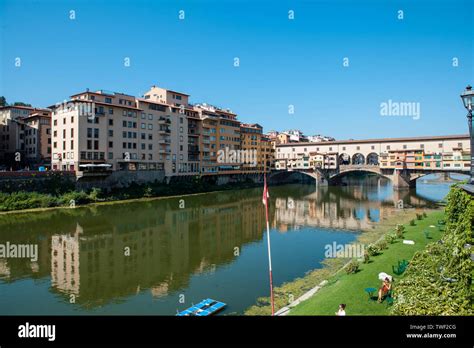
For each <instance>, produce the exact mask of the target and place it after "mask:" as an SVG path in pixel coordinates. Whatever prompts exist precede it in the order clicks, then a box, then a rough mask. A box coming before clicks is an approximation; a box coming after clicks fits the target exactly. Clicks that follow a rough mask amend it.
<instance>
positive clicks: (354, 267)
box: [346, 260, 359, 274]
mask: <svg viewBox="0 0 474 348" xmlns="http://www.w3.org/2000/svg"><path fill="white" fill-rule="evenodd" d="M358 270H359V262H357V261H356V260H352V261H351V262H349V264H348V265H347V266H346V272H347V274H351V273H356V272H357V271H358Z"/></svg>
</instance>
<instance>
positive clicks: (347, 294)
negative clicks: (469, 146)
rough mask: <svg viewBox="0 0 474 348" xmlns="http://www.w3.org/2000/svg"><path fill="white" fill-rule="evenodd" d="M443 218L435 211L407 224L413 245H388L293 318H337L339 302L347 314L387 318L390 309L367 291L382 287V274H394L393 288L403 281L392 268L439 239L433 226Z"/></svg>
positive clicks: (303, 305) (341, 275) (331, 282)
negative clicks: (371, 296) (427, 235)
mask: <svg viewBox="0 0 474 348" xmlns="http://www.w3.org/2000/svg"><path fill="white" fill-rule="evenodd" d="M443 217H444V211H442V210H439V211H433V212H429V213H428V217H426V218H424V219H423V220H416V226H409V225H408V224H405V227H406V232H405V234H404V238H405V239H409V240H413V241H415V244H414V245H408V244H403V242H402V241H400V240H397V241H396V242H395V243H394V244H388V249H386V250H383V253H382V254H380V255H377V256H373V257H371V258H370V262H369V263H367V264H364V263H362V262H360V267H359V271H358V272H357V273H355V274H346V273H345V271H343V272H340V273H339V275H337V276H334V277H333V278H331V279H329V282H328V284H327V285H326V286H324V287H323V288H322V289H321V290H319V292H317V293H316V294H315V295H314V296H313V297H312V298H310V299H308V300H307V301H304V302H302V303H301V304H299V305H298V306H296V307H295V308H293V309H292V310H291V312H290V315H334V313H335V312H336V311H337V309H338V306H339V304H340V303H345V304H346V306H347V307H346V313H347V315H388V314H389V309H388V308H387V306H386V304H385V302H383V303H378V302H376V301H369V300H368V295H367V293H366V292H365V291H364V289H365V288H369V287H371V288H376V289H379V288H380V286H381V283H382V282H381V281H380V280H378V274H379V273H380V272H385V273H388V274H390V275H392V276H393V277H394V279H395V281H394V283H393V284H392V286H393V288H396V286H397V280H399V279H401V278H403V275H401V276H397V275H395V274H393V271H392V265H396V264H397V262H398V261H399V260H402V259H406V260H410V259H411V258H412V257H413V255H414V254H415V252H416V251H418V250H421V249H423V248H424V247H425V246H426V245H427V244H428V243H432V242H434V241H437V240H438V239H440V238H441V234H442V232H439V231H438V228H432V227H430V225H435V226H436V224H437V222H438V220H441V219H443ZM425 229H427V230H429V231H430V235H431V239H426V237H425V235H424V233H423V230H425ZM374 295H376V294H374Z"/></svg>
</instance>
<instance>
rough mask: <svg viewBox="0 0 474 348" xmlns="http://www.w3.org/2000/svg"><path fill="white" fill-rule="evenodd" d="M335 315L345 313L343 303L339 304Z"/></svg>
mask: <svg viewBox="0 0 474 348" xmlns="http://www.w3.org/2000/svg"><path fill="white" fill-rule="evenodd" d="M336 315H337V316H344V315H346V305H345V304H344V303H341V304H340V305H339V310H338V311H337V312H336Z"/></svg>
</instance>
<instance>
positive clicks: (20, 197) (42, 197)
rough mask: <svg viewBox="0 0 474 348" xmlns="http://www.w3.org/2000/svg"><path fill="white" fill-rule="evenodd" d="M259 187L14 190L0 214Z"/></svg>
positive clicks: (0, 200)
mask: <svg viewBox="0 0 474 348" xmlns="http://www.w3.org/2000/svg"><path fill="white" fill-rule="evenodd" d="M256 186H261V185H257V184H255V183H254V182H253V181H250V180H249V181H245V182H237V183H229V184H225V185H216V184H213V183H210V182H207V181H204V180H201V178H199V177H195V178H194V179H193V180H192V181H183V182H172V183H170V184H165V183H161V182H154V183H149V184H142V185H138V184H135V183H134V184H132V185H130V186H128V187H127V188H120V189H118V188H117V189H113V190H111V191H110V192H104V191H102V190H100V189H98V188H93V189H91V190H88V191H76V190H73V189H71V186H70V185H64V186H61V185H58V186H56V187H55V188H54V189H53V188H47V189H45V190H38V191H35V192H27V191H19V192H15V191H14V187H12V190H11V191H10V192H0V212H1V211H3V212H6V211H15V210H24V209H35V208H51V207H69V206H71V205H74V206H79V205H85V204H89V203H97V202H111V201H121V200H128V199H140V198H155V197H169V196H176V195H186V194H195V193H204V192H214V191H224V190H236V189H245V188H252V187H256Z"/></svg>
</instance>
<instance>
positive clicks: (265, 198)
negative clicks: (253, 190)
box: [262, 177, 270, 205]
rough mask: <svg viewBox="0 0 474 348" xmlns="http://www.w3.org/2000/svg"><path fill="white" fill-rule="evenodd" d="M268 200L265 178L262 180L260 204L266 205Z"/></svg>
mask: <svg viewBox="0 0 474 348" xmlns="http://www.w3.org/2000/svg"><path fill="white" fill-rule="evenodd" d="M268 198H270V194H269V193H268V188H267V178H266V177H265V178H264V179H263V196H262V203H263V204H264V205H267V202H268Z"/></svg>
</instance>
